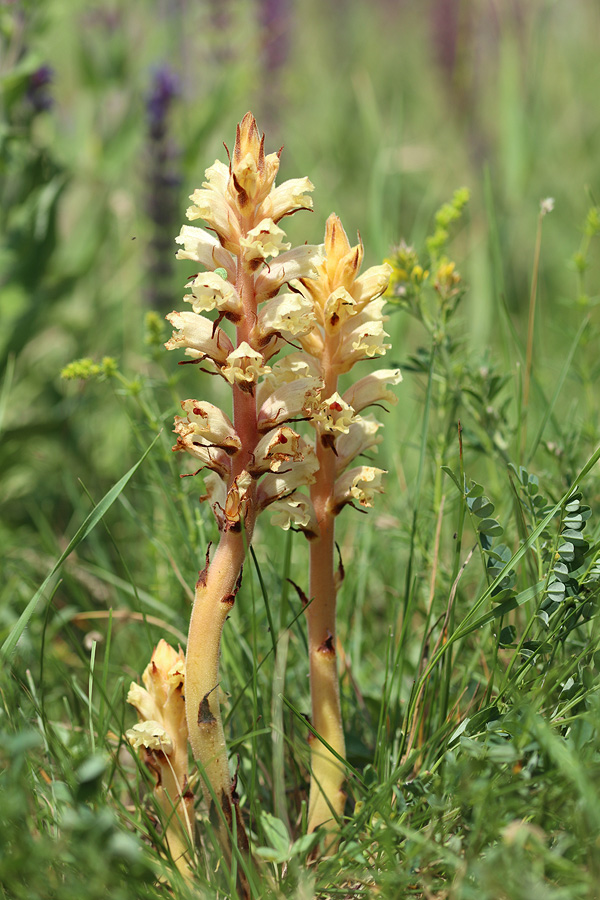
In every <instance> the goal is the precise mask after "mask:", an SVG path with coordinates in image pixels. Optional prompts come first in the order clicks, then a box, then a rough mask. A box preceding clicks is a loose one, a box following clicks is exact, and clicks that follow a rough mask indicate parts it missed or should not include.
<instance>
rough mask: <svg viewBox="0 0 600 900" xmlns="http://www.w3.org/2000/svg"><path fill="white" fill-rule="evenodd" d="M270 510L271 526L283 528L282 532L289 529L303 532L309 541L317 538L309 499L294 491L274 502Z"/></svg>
mask: <svg viewBox="0 0 600 900" xmlns="http://www.w3.org/2000/svg"><path fill="white" fill-rule="evenodd" d="M270 509H271V512H272V513H273V515H272V516H271V525H276V526H278V527H279V528H283V530H284V531H288V530H289V529H290V528H292V529H293V530H294V531H303V532H304V534H305V535H306V537H307V538H309V539H311V538H315V537H318V534H319V526H318V523H317V517H316V515H315V510H314V507H313V505H312V503H311V501H310V499H309V498H308V497H307V496H305V495H304V494H301V493H300V492H299V491H294V493H292V494H290V495H289V496H288V497H284V498H283V499H282V500H275V501H274V502H273V503H272V504H271V505H270Z"/></svg>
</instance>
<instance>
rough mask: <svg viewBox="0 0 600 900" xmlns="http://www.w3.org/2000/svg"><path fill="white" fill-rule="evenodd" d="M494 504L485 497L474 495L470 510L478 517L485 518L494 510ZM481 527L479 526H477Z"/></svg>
mask: <svg viewBox="0 0 600 900" xmlns="http://www.w3.org/2000/svg"><path fill="white" fill-rule="evenodd" d="M494 509H495V507H494V504H493V503H492V501H491V500H488V498H487V497H476V498H475V500H474V501H473V505H472V507H471V512H472V513H474V514H475V515H476V516H477V517H478V518H479V519H485V518H487V517H488V516H491V515H492V513H493V512H494ZM479 528H480V529H481V526H479Z"/></svg>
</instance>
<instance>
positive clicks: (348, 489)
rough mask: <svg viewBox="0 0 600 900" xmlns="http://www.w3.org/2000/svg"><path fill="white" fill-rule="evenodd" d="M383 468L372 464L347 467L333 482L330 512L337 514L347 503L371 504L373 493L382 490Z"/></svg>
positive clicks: (378, 492)
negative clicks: (377, 467)
mask: <svg viewBox="0 0 600 900" xmlns="http://www.w3.org/2000/svg"><path fill="white" fill-rule="evenodd" d="M385 474H386V472H385V470H384V469H376V468H374V467H373V466H357V467H356V468H354V469H349V470H348V472H345V473H344V474H343V475H342V476H341V477H340V478H338V480H337V481H336V483H335V489H334V495H333V499H332V501H331V512H332V513H333V514H334V515H337V513H339V511H340V510H341V509H342V507H343V506H345V505H346V504H347V503H354V502H357V503H359V504H360V505H361V506H373V498H374V496H375V494H381V493H382V492H383V486H382V484H381V477H382V475H385Z"/></svg>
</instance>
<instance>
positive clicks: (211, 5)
mask: <svg viewBox="0 0 600 900" xmlns="http://www.w3.org/2000/svg"><path fill="white" fill-rule="evenodd" d="M599 36H600V6H599V5H598V4H597V3H596V2H595V0H587V2H586V0H570V2H569V3H564V2H563V3H560V2H553V0H496V2H494V0H421V2H419V3H411V2H410V0H395V2H394V0H370V2H369V3H366V2H360V0H329V2H323V0H302V2H299V0H213V2H210V0H201V2H200V0H160V2H159V0H128V2H124V0H123V2H89V0H85V2H84V0H44V2H43V3H42V2H26V0H21V2H18V0H1V2H0V104H1V106H0V197H1V210H2V213H1V216H0V321H1V323H2V327H1V330H0V370H1V371H2V376H3V388H2V394H1V400H0V421H1V428H2V445H1V450H0V478H1V484H2V488H1V494H0V521H1V525H0V529H1V533H0V539H1V540H2V541H3V544H4V546H5V547H8V548H10V549H9V551H8V553H7V554H6V559H7V561H8V562H7V565H8V568H7V573H8V574H7V579H6V580H5V586H6V589H7V592H8V593H7V594H5V597H9V598H10V599H9V602H8V604H5V605H4V606H3V608H2V611H1V612H0V622H1V623H2V625H3V626H4V627H7V626H9V625H10V623H11V622H13V621H14V616H15V607H16V610H17V611H18V610H19V609H20V608H21V607H22V604H23V603H24V602H25V601H26V599H27V598H28V597H29V596H31V591H32V590H33V589H34V588H35V587H36V586H37V585H38V584H39V583H40V581H41V579H42V576H43V575H44V574H46V573H47V571H48V570H49V567H50V563H51V561H52V560H53V559H55V558H56V555H57V553H58V551H59V550H60V549H61V548H64V546H65V544H66V539H65V538H64V537H63V536H64V535H65V534H72V533H73V532H74V529H75V527H76V525H78V524H79V523H80V522H81V520H82V516H83V514H84V513H85V512H86V511H89V509H90V508H91V505H89V504H91V500H92V499H93V500H94V501H95V502H97V501H98V499H99V498H100V497H101V496H102V495H103V494H104V492H105V491H106V490H107V489H108V488H109V487H110V486H111V485H112V484H113V483H114V482H115V481H116V480H117V479H118V478H119V477H120V476H121V475H122V473H123V472H124V471H126V469H127V468H128V467H129V466H130V465H131V464H132V462H133V461H135V459H137V458H138V457H139V454H140V451H141V449H142V448H144V447H146V446H147V445H148V443H149V440H150V438H151V437H152V434H153V433H155V432H156V431H157V430H158V429H159V428H160V427H161V426H165V429H164V434H163V438H162V453H163V459H164V465H165V468H166V469H167V470H168V467H169V466H170V467H171V469H170V471H171V473H172V479H173V482H172V483H173V484H175V483H177V485H179V481H178V479H177V473H178V471H179V470H180V469H179V467H178V462H177V461H176V462H175V463H173V462H172V459H171V456H170V455H169V446H170V443H171V437H170V425H169V422H170V421H172V416H173V414H174V413H175V412H176V411H177V397H185V396H188V395H192V396H197V395H198V396H199V395H200V393H201V392H200V391H199V390H198V385H197V380H194V381H193V384H194V387H193V388H191V387H190V389H189V392H188V389H187V388H186V387H183V386H181V385H179V386H178V387H177V390H175V389H174V381H173V379H174V377H175V375H176V376H177V378H179V379H180V380H183V382H184V384H185V383H186V382H185V379H186V378H188V379H191V378H192V374H193V375H194V377H195V378H196V379H197V373H195V372H194V373H190V372H189V370H185V371H182V370H181V368H180V369H179V370H177V365H176V362H177V361H176V360H175V359H174V358H173V356H174V355H171V356H169V355H168V354H166V353H164V351H163V350H162V349H161V342H162V341H163V340H165V339H166V338H167V337H168V336H169V335H168V333H167V330H166V328H165V330H164V333H161V328H162V326H161V325H160V322H162V321H163V317H164V315H165V314H166V313H168V312H169V311H171V310H172V309H174V308H178V307H180V305H181V296H182V293H183V286H184V283H185V280H186V278H187V277H189V275H190V274H191V272H189V271H188V270H187V269H188V268H189V267H187V268H186V266H185V264H184V263H176V262H175V259H174V252H175V245H174V243H173V238H174V237H175V235H176V234H177V233H178V232H179V229H180V226H181V224H183V222H184V221H185V209H186V206H187V197H188V195H189V194H190V193H191V192H192V190H193V189H194V188H195V187H198V186H199V185H200V183H201V181H202V179H203V172H204V169H205V168H206V167H207V166H208V165H210V164H212V162H213V161H214V159H215V158H216V157H219V158H221V159H223V158H224V149H223V146H222V144H223V141H225V142H226V143H227V144H228V145H229V147H231V146H232V144H233V141H234V136H235V124H236V122H238V121H239V120H240V119H241V117H242V116H243V115H244V113H245V112H246V111H247V110H249V109H250V110H252V111H253V112H254V114H255V115H256V117H257V119H258V123H259V127H260V128H261V130H264V131H265V132H266V147H267V150H268V151H272V150H275V149H277V148H279V147H280V146H281V145H282V144H283V145H284V147H285V149H284V152H283V156H282V164H281V175H280V181H281V180H283V179H284V178H290V177H300V176H303V175H308V176H309V177H310V179H311V180H312V182H313V183H314V185H315V193H314V201H315V210H314V212H313V213H312V214H310V215H309V214H306V215H304V214H303V215H298V216H296V217H294V218H295V220H294V221H293V222H292V221H290V223H289V226H290V227H289V234H290V239H291V240H292V241H305V240H308V241H310V242H319V241H320V240H322V234H323V229H324V223H325V220H326V218H327V216H328V215H329V213H330V212H331V211H336V212H337V213H338V214H339V215H340V216H341V217H342V220H343V222H344V223H345V226H346V229H347V231H348V234H349V235H350V237H351V238H353V237H354V235H355V233H356V231H357V230H360V233H361V236H362V238H363V241H364V243H365V248H366V262H367V263H368V264H369V265H372V264H376V263H378V262H380V261H381V260H382V259H383V258H384V257H385V256H387V255H389V253H390V250H391V248H392V247H393V246H394V245H395V244H398V243H399V242H400V240H401V239H405V240H406V241H407V242H414V243H415V245H417V246H420V245H422V242H423V240H424V237H425V235H426V234H427V233H429V232H430V230H431V228H432V216H433V214H434V212H435V210H436V209H437V208H438V207H439V206H440V204H441V203H443V202H444V201H445V200H447V199H449V198H450V197H451V195H452V193H453V191H454V190H455V189H456V188H458V187H460V186H463V185H464V186H467V187H468V188H469V190H470V192H471V203H470V206H469V212H468V214H467V217H466V218H465V219H464V221H463V223H462V224H461V227H460V229H459V231H458V233H457V235H456V237H455V239H454V242H453V245H452V252H453V257H454V258H455V259H456V260H457V264H458V267H459V270H460V272H461V274H462V276H463V279H464V280H465V282H466V283H467V284H468V285H469V291H468V294H467V296H466V297H465V299H464V301H463V306H462V307H461V309H462V322H463V323H464V324H463V327H464V339H465V348H466V350H465V352H467V351H468V352H472V353H474V354H476V355H477V356H478V357H481V358H482V359H484V358H485V356H486V353H487V352H488V349H489V347H490V346H492V345H493V344H494V342H495V341H496V337H497V334H498V322H499V308H500V306H501V305H502V304H504V305H505V307H507V308H508V310H509V311H510V314H511V317H512V320H513V322H514V325H515V328H516V329H517V331H518V332H519V333H521V334H524V329H525V327H526V325H525V323H526V316H527V307H528V300H529V291H530V284H531V271H532V260H533V253H534V244H535V233H536V225H537V218H538V211H539V204H540V201H541V200H542V198H545V197H547V196H551V197H553V198H555V212H554V213H552V215H551V216H549V217H548V218H547V219H546V221H545V224H544V239H543V246H542V267H541V271H540V284H539V302H540V306H539V314H540V321H541V322H542V323H543V328H544V332H543V333H544V342H545V343H544V354H545V357H544V358H545V360H546V364H547V366H548V367H549V369H548V371H549V372H550V373H552V371H553V366H554V367H556V368H558V366H559V365H560V362H561V355H564V354H563V351H564V344H565V341H567V339H568V337H569V335H571V334H573V333H575V331H576V329H577V327H578V326H579V317H575V318H574V315H573V310H574V308H575V309H576V308H577V304H579V305H580V306H581V307H582V308H585V310H586V311H588V310H590V311H591V312H592V313H593V306H594V303H595V298H594V295H593V290H592V289H591V288H590V290H589V291H587V292H586V293H583V292H582V291H581V290H580V289H579V287H578V281H577V279H576V273H575V270H574V266H573V263H572V259H573V254H574V253H576V252H577V250H578V248H579V246H580V243H581V241H582V239H583V238H582V227H583V223H584V221H585V216H586V213H587V210H588V209H589V207H590V206H591V205H592V204H593V203H595V202H596V201H595V199H594V196H595V195H596V198H597V193H598V191H599V186H598V180H599V176H600V153H599V152H598V147H599V140H598V139H599V136H600V119H599V116H598V113H597V106H598V103H597V98H598V91H599V87H600V83H599V73H600V69H599V64H598V38H599ZM589 263H590V266H591V275H590V279H591V282H592V283H593V281H594V279H596V281H597V271H596V269H595V268H594V267H595V266H596V263H597V258H596V257H594V253H593V252H592V253H591V256H589ZM567 298H568V302H567ZM149 312H153V313H155V316H154V318H153V317H150V319H148V315H147V314H148V313H149ZM401 319H402V320H401ZM394 323H395V324H394V334H393V337H394V350H393V353H392V359H390V363H391V364H396V363H402V362H403V361H404V359H405V358H406V356H407V355H408V354H409V353H410V352H411V350H413V349H414V346H413V345H414V340H415V338H414V334H413V332H414V329H415V327H416V326H415V325H414V324H410V323H409V322H408V321H407V320H406V318H402V317H399V316H398V317H396V318H395V319H394ZM105 356H110V357H113V358H114V359H115V360H116V364H117V366H118V368H119V370H120V372H121V373H123V379H124V380H123V381H122V382H121V383H119V382H115V380H114V379H112V381H111V386H108V385H107V384H104V385H98V384H92V385H89V384H86V385H84V383H83V382H78V381H77V380H76V381H70V382H67V381H65V380H63V379H61V377H60V373H61V370H62V369H63V367H64V366H66V365H67V364H68V363H69V362H71V361H72V360H73V359H75V358H80V357H91V358H92V359H93V360H95V361H97V362H100V361H101V360H102V358H103V357H105ZM167 357H168V358H167ZM189 383H190V384H192V381H191V380H190V381H189ZM148 391H149V392H150V393H149V394H148ZM192 391H194V392H195V393H191V392H192ZM115 395H116V397H117V400H118V402H116V400H115ZM407 396H410V388H409V387H407ZM408 421H409V422H410V416H409V417H408ZM402 440H403V441H404V440H405V437H403V438H402ZM170 477H171V476H169V478H170ZM78 479H79V481H78ZM167 480H168V479H167ZM185 481H191V479H187V480H185ZM82 485H83V488H82ZM151 490H152V488H151V485H150V486H148V485H147V486H146V487H144V488H143V489H140V490H138V495H137V500H135V503H138V504H140V507H143V503H144V497H143V496H140V495H141V494H143V493H144V491H146V493H147V494H149V493H151ZM178 490H184V488H183V487H181V488H178ZM86 491H87V492H88V493H89V495H90V497H89V498H88V497H87V496H86ZM135 503H134V505H135ZM86 504H88V505H87V506H86ZM148 504H149V506H150V507H152V506H153V505H155V501H154V500H153V499H152V498H151V497H150V498H149V500H148ZM128 515H129V519H127V517H126V516H125V517H123V514H121V517H120V518H118V517H115V519H116V521H115V528H116V536H117V538H120V539H121V540H122V541H125V542H127V541H129V542H130V544H129V546H130V547H131V549H132V553H133V548H134V547H135V542H136V541H137V539H138V535H139V523H138V522H136V516H135V509H133V508H130V509H129V511H128ZM121 546H123V544H121ZM125 546H127V543H126V544H125ZM98 552H99V551H98ZM103 552H104V551H103ZM190 563H191V565H192V569H193V567H194V566H195V563H194V562H193V557H192V554H191V555H190ZM150 568H152V566H151V567H150ZM73 571H74V570H73ZM76 574H77V573H76ZM187 575H188V573H187V572H186V578H187ZM153 577H154V576H153ZM86 578H87V582H86V580H85V579H86ZM156 578H157V581H158V580H159V578H158V575H156ZM77 579H78V581H77ZM188 580H189V579H188ZM76 581H77V583H78V584H79V587H80V588H81V592H82V593H81V602H82V603H83V604H84V606H87V605H90V604H91V605H93V604H94V603H96V602H97V601H98V598H99V597H103V596H104V597H105V594H103V593H102V592H103V591H105V585H104V586H103V585H102V584H100V582H94V581H93V578H92V576H91V574H90V570H89V569H88V570H87V575H86V574H85V572H84V569H83V568H81V569H80V570H79V572H78V574H77V578H76ZM94 592H96V593H94ZM13 604H15V607H13Z"/></svg>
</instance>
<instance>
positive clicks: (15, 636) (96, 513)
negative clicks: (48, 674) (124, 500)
mask: <svg viewBox="0 0 600 900" xmlns="http://www.w3.org/2000/svg"><path fill="white" fill-rule="evenodd" d="M159 437H160V434H157V435H156V437H155V438H154V440H153V441H152V443H151V444H150V446H149V447H148V448H147V449H146V450H145V451H144V453H143V454H142V456H141V457H140V458H139V459H138V461H137V462H136V463H135V465H134V466H132V467H131V469H129V471H128V472H126V473H125V475H123V477H122V478H121V479H120V481H118V482H117V483H116V484H115V485H114V486H113V487H112V488H111V489H110V490H109V491H108V493H106V494H105V495H104V497H103V498H102V500H101V501H100V502H99V503H98V504H97V506H95V507H94V509H93V510H92V511H91V513H90V514H89V516H88V517H87V518H86V520H85V522H84V523H83V524H82V525H81V526H80V527H79V528H78V529H77V532H76V534H75V536H74V537H73V538H72V539H71V541H70V542H69V545H68V547H67V548H66V550H65V551H64V552H63V553H62V554H61V556H60V557H59V559H58V560H57V561H56V562H55V564H54V566H53V567H52V571H51V572H50V574H49V575H48V576H47V577H46V578H45V579H44V581H43V583H42V584H41V586H40V587H39V588H38V589H37V591H36V592H35V594H34V595H33V597H32V598H31V600H30V601H29V603H28V604H27V606H26V607H25V609H24V610H23V612H22V613H21V615H20V616H19V620H18V621H17V623H16V624H15V625H14V627H13V628H12V629H11V631H10V633H9V635H8V637H7V638H6V640H5V641H4V643H3V644H2V647H1V648H0V659H1V660H7V659H9V658H10V657H11V656H12V654H13V653H14V650H15V647H16V646H17V643H18V641H19V638H20V637H21V635H22V634H23V632H24V631H25V629H26V627H27V625H28V623H29V620H30V619H31V617H32V615H33V614H34V612H35V610H36V608H37V605H38V603H39V602H40V600H41V599H42V597H43V595H44V591H45V590H46V588H47V587H48V584H49V582H50V580H51V579H52V577H53V576H54V575H55V574H56V573H57V572H58V570H59V569H60V567H61V566H62V564H63V563H64V561H65V559H67V557H68V556H70V554H71V553H72V552H73V550H74V549H75V548H76V547H77V546H78V545H79V544H80V543H81V541H83V540H84V538H86V537H87V536H88V534H89V533H90V532H91V531H92V530H93V529H94V528H95V527H96V525H97V524H98V522H99V521H100V520H101V519H102V517H103V516H104V515H105V514H106V513H107V512H108V510H109V509H110V507H111V506H112V505H113V503H114V502H115V500H116V499H117V497H118V496H119V494H120V493H121V492H122V491H123V490H124V489H125V487H126V485H127V483H128V482H129V480H130V479H131V477H132V475H133V474H134V473H135V472H136V471H137V469H138V468H139V467H140V466H141V464H142V463H143V461H144V460H145V459H146V457H147V456H148V454H149V453H150V451H151V450H152V448H153V447H154V444H155V443H156V441H157V440H158V438H159Z"/></svg>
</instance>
